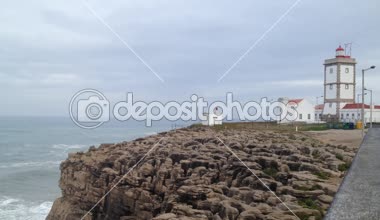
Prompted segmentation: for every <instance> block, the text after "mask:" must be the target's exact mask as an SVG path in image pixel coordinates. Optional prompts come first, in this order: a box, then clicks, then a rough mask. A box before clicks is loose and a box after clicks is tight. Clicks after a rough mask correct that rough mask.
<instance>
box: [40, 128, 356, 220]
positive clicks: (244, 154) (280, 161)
mask: <svg viewBox="0 0 380 220" xmlns="http://www.w3.org/2000/svg"><path fill="white" fill-rule="evenodd" d="M218 138H220V140H222V141H223V142H224V143H225V144H226V145H227V146H228V147H229V148H230V149H231V150H232V151H233V152H234V153H235V154H236V156H237V157H239V158H240V159H241V160H242V161H243V162H244V163H245V164H246V165H247V166H248V167H249V168H250V169H251V171H252V172H253V173H254V174H256V175H257V177H259V178H260V180H262V181H263V182H261V181H260V180H259V179H258V178H256V177H255V175H253V174H252V172H251V171H250V170H249V169H247V167H246V166H245V165H244V164H243V163H242V162H241V161H240V160H239V159H238V158H237V157H236V156H235V155H233V154H232V153H231V152H230V151H229V150H228V149H227V148H226V147H225V146H224V145H223V143H222V142H221V141H220V140H219V139H218ZM159 140H161V141H160V142H159ZM157 142H159V143H158V144H157ZM155 144H157V145H155ZM153 146H156V147H155V148H154V150H152V151H151V153H150V154H149V155H148V156H147V157H146V158H144V159H143V160H142V161H141V163H140V164H139V165H138V166H136V167H134V169H133V170H132V171H131V172H130V173H128V175H125V174H126V173H127V172H128V171H129V170H130V168H132V167H133V166H134V165H135V164H136V163H137V162H138V161H139V160H140V159H141V158H142V157H143V156H144V155H145V154H146V153H147V152H148V151H149V150H150V149H151V148H152V147H153ZM353 152H354V150H353V149H351V148H349V147H346V146H333V145H329V144H322V143H321V142H319V141H317V140H315V139H312V138H310V137H308V136H306V135H305V134H301V133H287V132H273V131H253V130H252V129H248V128H247V129H233V130H216V129H213V128H205V127H194V128H185V129H180V130H177V131H175V132H174V131H172V132H167V133H160V134H158V135H154V136H150V137H146V138H141V139H136V140H134V141H130V142H123V143H118V144H103V145H101V146H100V147H98V148H95V147H91V148H90V149H89V150H88V151H87V152H84V153H83V152H80V153H75V154H70V155H69V157H68V159H67V160H66V161H64V162H62V164H61V167H60V168H61V179H60V184H59V185H60V188H61V189H62V197H61V198H59V199H57V200H56V201H55V202H54V205H53V207H52V209H51V211H50V213H49V215H48V217H47V219H48V220H64V219H65V220H71V219H81V218H82V217H83V216H84V215H85V214H86V213H87V211H88V210H90V209H91V208H92V207H93V206H94V204H96V203H97V202H98V200H99V199H100V198H102V196H103V195H105V194H106V193H107V191H109V190H110V189H111V188H112V187H113V186H114V185H115V184H116V183H118V182H120V184H118V185H117V186H116V187H115V188H113V190H112V191H111V192H110V193H109V194H108V195H107V196H106V197H105V198H104V199H103V200H102V201H101V202H100V203H99V204H98V205H97V206H96V207H95V208H94V209H92V211H91V212H90V213H89V214H88V215H86V216H85V218H84V219H88V220H90V219H91V220H95V219H96V220H98V219H121V220H127V219H136V220H137V219H156V220H164V219H167V220H169V219H215V220H217V219H267V220H270V219H298V217H299V218H300V219H310V220H311V219H321V218H322V216H323V215H324V213H325V211H326V210H327V208H328V206H329V204H330V203H331V202H332V198H333V196H334V194H335V192H336V191H337V188H338V185H339V183H340V181H341V178H342V176H343V173H344V171H345V170H346V169H347V168H348V166H349V162H350V161H351V160H352V157H353V156H354V153H353ZM263 183H265V185H267V186H268V187H269V188H270V189H271V190H272V191H273V192H274V193H275V194H276V195H277V196H278V198H277V197H276V196H275V195H274V194H273V193H272V192H270V191H269V190H268V189H267V188H266V187H265V186H264V184H263ZM280 199H281V200H282V201H283V202H284V203H285V204H286V205H287V206H288V207H289V209H290V210H292V211H293V212H294V214H295V215H296V216H297V217H296V216H295V215H294V214H292V213H291V212H290V210H289V209H288V208H287V207H286V206H285V205H284V204H283V203H282V202H281V201H280Z"/></svg>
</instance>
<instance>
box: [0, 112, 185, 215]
mask: <svg viewBox="0 0 380 220" xmlns="http://www.w3.org/2000/svg"><path fill="white" fill-rule="evenodd" d="M173 126H174V122H168V121H159V122H155V123H154V124H153V126H152V127H146V126H145V125H144V123H142V122H136V121H128V122H122V123H121V122H114V123H111V122H110V123H106V124H104V125H103V126H102V127H100V128H97V129H93V130H86V129H82V128H78V127H76V126H75V125H74V123H72V122H71V120H70V119H69V118H64V117H62V118H59V117H0V220H18V219H29V220H41V219H45V217H46V216H47V214H48V213H49V211H50V208H51V206H52V204H53V201H54V200H55V199H56V198H58V197H60V195H61V193H60V189H59V187H58V181H59V177H60V170H59V165H60V163H61V161H63V160H65V159H66V158H67V155H68V153H70V152H76V151H85V150H86V149H87V148H88V147H89V146H92V145H94V146H98V145H99V144H101V143H115V142H121V141H126V140H132V139H135V138H138V137H144V136H148V135H152V134H155V133H157V132H161V131H166V130H170V129H171V128H173ZM177 126H185V124H183V123H182V124H177Z"/></svg>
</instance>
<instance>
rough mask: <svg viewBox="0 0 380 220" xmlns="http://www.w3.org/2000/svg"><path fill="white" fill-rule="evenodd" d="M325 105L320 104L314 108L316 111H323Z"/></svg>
mask: <svg viewBox="0 0 380 220" xmlns="http://www.w3.org/2000/svg"><path fill="white" fill-rule="evenodd" d="M324 106H325V104H319V105H316V106H315V107H314V109H315V110H322V109H323V107H324Z"/></svg>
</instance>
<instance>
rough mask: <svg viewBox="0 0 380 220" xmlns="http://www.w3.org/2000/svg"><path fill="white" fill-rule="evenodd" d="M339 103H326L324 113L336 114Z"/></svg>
mask: <svg viewBox="0 0 380 220" xmlns="http://www.w3.org/2000/svg"><path fill="white" fill-rule="evenodd" d="M336 106H337V103H335V102H334V103H326V104H325V106H324V108H323V114H324V115H335V114H336Z"/></svg>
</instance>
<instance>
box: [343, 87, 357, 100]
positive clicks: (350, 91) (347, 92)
mask: <svg viewBox="0 0 380 220" xmlns="http://www.w3.org/2000/svg"><path fill="white" fill-rule="evenodd" d="M340 98H342V99H354V85H353V84H341V85H340Z"/></svg>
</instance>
